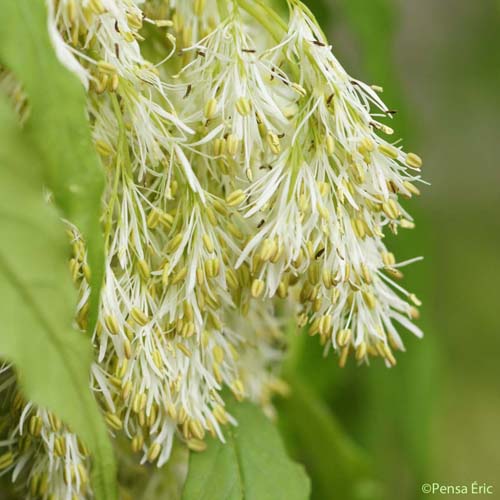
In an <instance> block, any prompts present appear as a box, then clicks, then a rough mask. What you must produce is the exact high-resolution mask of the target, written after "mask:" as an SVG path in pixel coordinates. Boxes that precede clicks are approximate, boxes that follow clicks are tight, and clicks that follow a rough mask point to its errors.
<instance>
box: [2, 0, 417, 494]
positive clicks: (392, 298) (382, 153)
mask: <svg viewBox="0 0 500 500" xmlns="http://www.w3.org/2000/svg"><path fill="white" fill-rule="evenodd" d="M48 7H49V17H50V23H49V29H50V33H51V36H52V39H53V42H54V47H55V49H56V51H57V53H58V55H59V57H60V59H61V61H62V62H63V63H64V64H65V65H66V66H67V67H68V68H69V69H70V70H72V71H73V72H74V73H75V74H77V75H78V76H79V78H80V80H81V81H82V84H83V85H84V86H85V87H86V88H87V89H88V113H89V120H90V121H91V124H92V130H93V136H94V141H95V146H96V149H97V151H98V152H99V153H100V155H101V157H102V162H103V168H104V169H105V171H106V176H107V190H106V195H105V200H104V207H103V230H104V232H105V238H106V272H105V283H104V286H103V289H102V292H101V309H100V318H99V323H98V326H97V328H96V331H95V332H93V342H94V346H95V353H96V361H95V364H94V366H93V369H92V387H93V389H94V390H95V393H96V397H97V398H98V399H99V401H100V403H101V405H102V408H103V413H104V416H105V419H106V422H107V423H108V425H109V428H110V430H111V432H113V433H123V434H125V435H126V436H128V438H130V441H131V447H132V450H133V451H134V452H136V453H140V454H141V457H142V462H143V463H144V462H146V461H149V462H154V463H157V464H158V465H160V466H161V465H162V464H164V463H165V462H166V461H167V460H168V459H169V456H170V452H171V449H172V443H173V440H174V438H175V437H176V436H177V437H179V438H180V439H182V440H184V441H185V442H186V443H187V446H188V447H189V448H190V449H192V450H195V451H202V450H203V449H204V447H205V444H204V437H205V434H206V433H207V432H209V433H211V434H213V435H215V436H218V437H219V438H220V439H223V431H222V427H223V426H224V425H225V424H227V423H234V420H233V418H232V417H231V415H229V414H228V413H227V412H226V410H225V408H224V398H223V396H222V391H223V389H224V388H225V387H227V388H229V389H230V390H231V391H232V393H233V394H234V396H235V397H236V398H238V399H241V398H245V397H249V398H251V399H252V400H254V401H257V402H259V403H260V404H261V405H262V406H263V407H265V408H267V409H268V410H269V411H272V409H271V407H270V399H271V396H272V394H273V393H275V392H281V391H284V390H285V387H284V385H283V383H282V382H281V381H280V380H279V378H278V376H277V372H278V368H279V362H280V359H281V357H282V353H283V350H284V347H285V339H284V337H283V334H282V333H281V329H280V326H281V322H282V319H280V317H279V316H278V315H277V314H276V312H275V310H276V305H279V309H280V310H281V311H283V310H286V311H294V314H296V316H297V324H298V325H299V326H300V327H302V326H304V325H306V324H309V327H308V328H309V333H310V334H311V335H316V334H318V335H319V337H320V340H321V343H322V344H323V345H324V346H325V349H329V348H332V349H333V350H335V352H336V353H337V354H338V355H339V358H340V364H341V365H344V364H345V363H346V361H347V358H348V356H349V353H354V356H355V358H356V359H357V360H358V361H360V362H363V361H368V358H369V356H380V357H381V358H383V359H384V360H385V362H386V364H387V365H393V364H394V363H395V358H394V354H393V350H394V349H403V344H402V342H401V339H400V337H399V335H398V333H397V329H396V327H397V325H402V326H403V327H405V328H406V329H408V330H410V331H412V332H413V333H415V334H417V335H420V331H419V330H418V328H417V327H416V326H414V325H413V323H412V322H411V319H412V318H415V317H416V315H417V311H416V308H415V305H417V306H418V305H419V302H418V299H417V298H416V297H415V296H414V295H412V294H410V293H408V292H406V291H405V290H404V289H403V288H402V287H401V286H399V285H398V284H397V283H396V282H395V280H397V279H398V278H400V277H401V276H402V274H401V271H400V270H399V267H400V266H401V265H403V264H404V263H397V262H396V259H395V257H394V255H393V254H392V253H391V252H390V251H389V250H388V249H387V248H386V246H385V244H384V241H383V238H384V231H385V230H386V229H388V230H390V231H392V232H393V233H397V231H398V229H399V228H411V227H412V226H413V223H412V220H411V217H410V216H409V214H408V213H407V212H406V211H405V209H404V208H403V207H402V206H401V204H400V202H399V199H400V197H404V198H409V197H411V196H412V195H417V194H418V193H419V191H418V188H417V187H416V186H415V184H414V183H415V181H419V179H420V167H421V164H422V162H421V160H420V158H419V157H418V156H417V155H415V154H413V153H405V152H404V151H403V150H402V148H401V147H400V146H398V145H395V144H394V143H392V142H391V141H390V140H389V139H388V137H390V135H392V130H391V129H390V128H389V127H388V126H387V125H386V124H385V123H384V119H385V118H390V115H391V111H390V110H389V109H388V108H387V107H386V106H385V105H384V104H383V102H382V101H381V100H380V98H379V96H378V94H377V91H378V89H377V88H376V87H375V88H374V87H370V86H368V85H365V84H364V83H362V82H360V81H357V80H354V79H353V78H351V77H350V76H349V75H348V74H347V73H346V72H345V70H344V69H343V68H342V66H341V65H340V64H339V62H338V61H337V60H336V58H335V57H334V55H333V53H332V50H331V47H330V46H329V45H328V42H327V40H326V39H325V37H324V35H323V34H322V32H321V30H320V28H319V27H318V25H317V23H316V21H315V20H314V18H313V17H312V15H311V14H310V13H309V11H308V10H307V8H306V7H305V6H304V5H302V4H301V3H300V2H298V1H296V0H290V2H289V20H288V23H285V22H284V21H282V20H281V19H280V18H279V17H278V16H277V14H275V13H274V12H273V11H272V10H271V8H270V7H269V6H268V5H267V4H264V3H262V2H259V1H252V0H245V1H244V2H238V0H223V1H218V2H216V1H215V0H207V1H203V0H192V1H177V0H176V1H175V2H172V1H170V2H166V1H162V0H147V1H140V0H135V1H132V0H58V1H55V0H54V1H53V0H48ZM372 109H374V110H375V111H372ZM70 233H71V239H72V244H73V253H74V255H73V259H72V260H71V262H70V269H71V273H72V275H73V278H74V281H75V283H76V284H77V286H78V287H79V290H80V302H79V304H78V310H77V315H76V320H77V324H78V325H79V327H80V328H81V329H85V328H86V326H87V320H86V316H87V311H88V297H89V291H90V290H89V285H88V276H89V272H90V270H89V269H88V265H87V263H86V256H85V255H86V250H85V244H84V242H83V241H82V240H81V237H80V235H79V233H78V229H77V228H73V227H72V228H71V230H70ZM290 314H292V313H290ZM3 377H4V379H5V382H4V383H3V384H2V386H1V388H2V389H3V390H4V393H5V394H6V395H7V397H6V399H5V400H6V401H9V403H8V404H9V405H10V406H11V408H12V411H11V412H10V414H9V417H8V425H6V429H7V437H6V439H5V440H4V441H2V443H1V444H2V445H3V446H4V447H5V448H6V450H7V451H6V452H5V453H4V454H3V455H1V456H0V470H3V471H12V475H13V478H14V479H16V477H17V476H23V477H24V476H26V477H27V478H28V479H27V484H28V490H29V493H27V495H28V497H29V498H43V499H46V498H54V496H55V498H68V499H72V498H87V497H88V495H89V494H90V492H89V490H88V481H87V477H88V467H89V459H88V454H87V452H86V450H85V448H84V447H83V445H82V444H81V443H80V442H79V440H78V438H77V437H76V436H75V435H74V434H72V433H71V432H70V431H69V430H68V429H67V428H65V427H64V425H63V424H61V423H60V422H59V421H58V420H57V419H56V417H55V416H53V415H51V414H50V413H48V412H45V411H43V410H40V409H37V408H35V407H33V405H32V404H31V403H29V402H25V401H23V400H22V397H21V396H20V395H19V393H18V391H17V389H16V387H15V381H14V378H13V375H12V373H11V372H10V371H9V370H8V369H6V370H5V371H4V373H3ZM50 495H53V496H52V497H51V496H50Z"/></svg>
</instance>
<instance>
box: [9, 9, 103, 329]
mask: <svg viewBox="0 0 500 500" xmlns="http://www.w3.org/2000/svg"><path fill="white" fill-rule="evenodd" d="M44 4H45V2H42V1H33V0H4V1H3V2H2V29H1V30H0V62H1V63H2V64H4V65H5V66H7V67H8V68H9V69H10V70H11V71H12V72H13V73H14V74H15V75H16V77H17V78H18V79H19V80H20V81H21V82H22V84H23V85H24V89H25V90H26V92H27V94H28V97H29V102H30V107H31V113H30V118H29V121H28V123H27V125H26V131H27V133H29V134H30V135H31V138H32V141H33V144H34V146H35V147H36V148H37V153H38V154H39V155H40V157H41V159H42V160H43V162H42V163H43V168H44V175H45V182H46V184H47V187H48V188H49V189H50V190H51V191H52V192H53V193H54V198H55V201H56V203H57V205H58V206H59V207H60V208H61V210H62V212H63V214H64V216H65V217H66V218H67V219H68V220H70V221H71V222H72V223H73V224H75V225H76V226H77V227H78V229H79V230H80V231H81V232H82V234H83V235H84V237H85V240H86V243H87V248H88V263H89V266H90V268H91V270H92V282H91V286H92V295H91V307H90V321H89V330H92V329H93V326H94V325H95V321H96V318H97V310H98V301H99V291H100V288H101V284H102V279H103V269H104V257H103V256H104V243H103V237H102V232H101V227H100V223H99V218H100V215H101V197H102V192H103V187H104V173H103V170H102V168H101V165H100V162H99V159H98V157H97V153H96V151H95V149H94V147H93V144H92V140H91V135H90V125H89V122H88V119H87V116H86V114H85V109H86V96H85V90H84V88H83V86H82V84H81V83H80V82H79V81H78V79H77V78H76V77H75V76H74V75H73V74H71V73H70V72H69V71H67V70H66V69H65V68H64V67H63V66H62V65H61V63H60V62H59V60H58V59H57V57H56V55H55V51H54V48H53V47H52V44H51V41H50V39H49V35H48V30H47V12H46V10H45V6H44Z"/></svg>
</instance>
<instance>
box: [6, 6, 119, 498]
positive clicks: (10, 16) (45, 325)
mask: <svg viewBox="0 0 500 500" xmlns="http://www.w3.org/2000/svg"><path fill="white" fill-rule="evenodd" d="M2 21H3V28H2V30H1V31H0V61H1V63H2V64H4V65H5V66H6V67H7V68H8V69H9V70H11V71H12V72H13V73H14V74H15V75H16V77H17V78H18V79H19V80H20V81H21V82H22V84H23V86H24V89H25V91H26V93H27V95H28V99H29V103H30V109H31V111H30V117H29V120H28V122H27V124H26V126H25V128H24V129H23V131H22V132H21V131H20V130H16V126H15V124H14V122H13V118H12V117H11V116H9V110H8V108H7V107H6V104H5V103H4V104H3V106H2V117H1V126H2V131H1V134H0V135H1V137H2V150H1V161H2V165H1V176H2V180H1V182H0V186H1V188H0V190H1V194H0V198H1V210H2V218H1V219H2V222H1V234H2V238H1V243H0V249H1V250H0V251H1V262H0V269H1V280H2V281H1V289H0V297H1V306H0V307H1V313H2V314H3V316H4V321H3V325H2V331H1V337H0V353H1V354H2V356H5V357H6V358H7V359H9V360H12V361H13V362H14V364H15V366H16V368H17V369H18V372H19V376H20V382H21V385H22V387H23V389H24V391H25V393H26V395H27V396H28V397H29V398H30V399H32V400H33V401H34V402H36V403H37V404H39V405H40V406H43V407H47V408H49V409H50V410H52V411H54V412H55V413H57V414H58V415H59V416H61V417H62V418H63V420H65V421H66V422H67V423H68V425H70V426H71V427H72V429H73V430H74V431H75V432H77V433H78V434H79V435H80V436H81V438H82V439H83V440H84V441H85V442H86V443H87V444H88V446H89V447H90V448H91V450H92V451H93V458H94V468H93V470H94V472H93V485H94V489H95V493H96V498H98V499H106V500H107V499H113V498H115V479H114V475H115V466H114V458H113V452H112V448H111V444H110V442H109V439H108V436H107V431H106V428H105V426H104V424H103V422H102V419H101V416H100V414H99V411H98V408H97V404H96V402H95V400H94V398H93V397H92V394H91V392H90V390H89V369H90V364H91V361H92V352H91V347H90V343H89V342H88V339H84V338H82V337H81V336H79V334H78V333H77V332H75V331H74V330H73V329H72V328H71V323H72V319H73V317H74V312H75V307H76V292H75V291H74V290H73V287H72V284H71V282H70V279H69V273H68V269H67V266H66V262H67V261H68V257H69V255H68V246H67V241H66V239H65V235H64V228H63V225H62V223H61V222H60V221H59V217H60V215H58V214H57V212H56V210H55V209H54V208H53V207H49V206H47V205H46V203H45V202H44V200H43V198H42V187H43V186H47V187H48V188H49V189H50V190H51V192H52V193H53V195H54V200H55V203H56V205H57V206H58V207H59V208H60V209H61V211H62V215H63V216H64V217H66V218H67V219H69V220H71V222H73V223H75V224H76V225H77V226H78V227H79V229H80V230H81V231H82V233H83V235H84V237H85V239H86V241H87V244H88V261H89V264H90V266H91V268H92V273H93V278H92V288H93V294H92V299H91V300H92V305H91V311H92V313H91V322H90V328H92V325H93V324H94V322H95V318H96V314H97V305H98V294H99V289H100V285H101V281H102V273H103V271H102V270H103V264H104V253H103V240H102V234H101V230H100V223H99V216H100V211H101V203H100V201H101V194H102V189H103V173H102V170H101V167H100V164H99V161H98V158H97V156H96V153H95V151H94V148H93V146H92V141H91V136H90V128H89V123H88V120H87V118H86V116H85V107H86V104H85V91H84V89H83V88H82V86H81V84H80V83H79V82H78V81H77V80H76V79H75V77H73V76H72V75H71V74H70V73H69V72H68V71H66V70H65V69H64V68H63V67H62V66H61V64H60V63H59V62H58V60H57V58H56V56H55V53H54V49H53V47H52V45H51V42H50V40H49V37H48V34H47V15H46V12H45V8H44V6H43V3H42V2H30V1H27V0H19V1H18V0H15V1H14V0H8V1H6V2H4V3H3V4H2ZM28 152H30V153H28Z"/></svg>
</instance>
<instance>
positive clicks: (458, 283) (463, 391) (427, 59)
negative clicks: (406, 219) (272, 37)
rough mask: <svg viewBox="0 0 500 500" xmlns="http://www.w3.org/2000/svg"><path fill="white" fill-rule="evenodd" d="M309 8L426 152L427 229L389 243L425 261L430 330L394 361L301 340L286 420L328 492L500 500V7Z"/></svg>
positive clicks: (452, 0) (431, 3) (373, 1)
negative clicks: (340, 353)
mask: <svg viewBox="0 0 500 500" xmlns="http://www.w3.org/2000/svg"><path fill="white" fill-rule="evenodd" d="M306 3H307V4H308V5H309V6H310V7H311V9H312V10H313V12H314V13H315V14H316V16H317V17H318V20H319V21H320V22H321V24H322V25H323V27H324V29H325V31H326V32H327V33H328V35H329V37H330V41H331V43H332V45H333V48H334V52H335V54H336V55H337V57H338V58H339V59H340V61H341V63H342V64H343V65H344V66H345V67H346V69H347V70H348V71H349V72H350V73H351V75H353V76H354V77H357V78H359V79H361V80H364V81H367V82H369V83H376V84H378V85H381V86H383V87H384V89H385V92H384V99H385V101H386V103H387V104H388V105H389V107H391V108H394V109H397V110H398V115H397V116H396V118H395V123H394V128H395V129H396V131H397V132H396V133H397V134H398V136H402V137H403V138H404V144H405V147H406V148H407V149H408V150H411V151H416V152H418V153H420V154H421V155H422V156H423V157H424V161H425V168H424V176H425V179H426V180H428V181H429V182H430V183H431V184H432V185H431V186H430V187H425V186H423V189H422V191H423V195H422V196H421V197H420V198H419V199H418V200H416V201H415V200H412V201H411V203H410V204H409V209H410V211H411V212H412V213H413V214H414V215H415V218H416V222H417V229H416V230H414V231H410V232H405V233H403V234H401V235H400V236H399V237H398V238H396V239H393V240H391V242H390V245H391V246H392V248H394V250H395V252H396V254H397V256H398V257H399V258H400V259H406V258H411V257H413V256H417V255H424V256H425V260H424V261H423V262H421V263H417V264H414V265H412V266H411V267H408V268H406V270H405V278H406V279H405V284H406V286H407V287H408V288H409V289H411V290H415V292H416V293H417V295H418V296H419V297H420V298H421V299H422V300H423V302H424V306H423V307H422V318H421V320H420V326H421V327H422V328H423V329H424V330H425V332H426V337H425V338H424V339H423V340H417V339H414V338H412V337H411V334H405V336H404V339H405V344H406V347H407V353H404V354H400V355H399V358H398V365H397V367H395V368H393V369H390V370H388V369H386V368H385V367H383V366H381V364H380V363H372V366H371V367H361V368H357V367H354V366H352V364H351V366H349V367H348V368H347V369H344V370H340V369H338V368H336V367H335V366H334V364H335V360H334V358H333V357H331V356H330V357H328V358H326V359H325V360H323V362H322V363H318V362H317V356H318V355H320V354H321V353H320V350H319V349H318V348H316V342H315V341H314V340H313V341H308V339H307V338H306V339H305V340H302V339H300V340H299V341H298V342H300V343H301V345H298V346H295V351H294V352H293V353H292V359H291V360H290V362H289V366H288V373H289V381H290V382H291V385H292V391H293V392H292V397H291V398H290V399H289V400H287V401H283V402H282V403H281V406H280V409H281V417H280V425H281V428H282V430H283V433H284V435H285V437H286V439H287V442H288V444H289V448H290V450H291V452H292V453H293V454H294V455H295V457H296V458H297V459H299V460H301V461H302V462H303V463H304V464H305V465H306V467H307V468H308V471H309V473H310V475H311V476H312V479H313V499H315V500H316V499H318V500H330V499H342V500H351V499H371V500H373V499H380V500H386V499H387V500H392V499H398V500H414V499H421V498H426V495H424V494H422V493H421V486H422V484H424V483H433V482H437V483H440V484H442V485H470V483H471V482H472V481H478V482H479V483H488V484H490V485H492V486H493V487H494V490H495V491H494V494H493V495H492V496H489V498H500V449H499V444H500V383H499V381H500V315H499V312H500V287H499V283H500V115H499V112H500V2H498V1H497V0H439V1H437V0H309V1H307V2H306ZM391 126H392V125H391ZM306 409H307V410H306ZM432 496H433V495H427V497H432ZM436 496H439V497H440V498H451V495H450V496H447V495H436ZM469 496H470V497H472V495H469ZM462 497H463V496H462ZM474 498H477V496H475V497H474Z"/></svg>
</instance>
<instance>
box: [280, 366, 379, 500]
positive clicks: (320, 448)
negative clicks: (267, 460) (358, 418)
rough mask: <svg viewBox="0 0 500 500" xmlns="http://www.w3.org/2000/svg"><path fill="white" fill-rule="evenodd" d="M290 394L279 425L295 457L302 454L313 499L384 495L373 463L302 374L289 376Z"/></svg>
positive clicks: (368, 499) (356, 499) (364, 498)
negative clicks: (302, 378) (302, 377)
mask: <svg viewBox="0 0 500 500" xmlns="http://www.w3.org/2000/svg"><path fill="white" fill-rule="evenodd" d="M287 381H288V383H289V384H290V387H291V394H290V396H289V397H287V398H286V399H282V400H281V401H280V402H279V404H278V405H277V406H278V410H279V415H280V419H279V427H280V430H281V432H282V434H283V435H284V436H285V437H286V441H287V444H288V446H289V448H290V451H291V453H292V456H297V457H300V459H301V460H302V461H303V462H304V465H305V467H306V470H307V472H308V474H309V475H310V477H311V482H312V498H314V499H327V498H328V499H330V498H338V499H341V500H375V499H379V498H383V495H382V491H381V485H380V484H379V483H378V482H377V481H376V480H375V479H374V472H373V467H372V463H371V461H370V460H369V458H368V456H367V455H366V453H365V452H364V451H363V450H362V449H361V448H360V447H359V446H357V445H356V444H355V443H354V442H353V441H352V440H351V438H350V437H349V436H348V434H347V433H346V432H345V430H344V429H342V427H341V425H340V424H339V422H337V420H336V418H335V416H334V414H333V413H332V412H331V411H330V410H329V408H328V407H327V406H326V405H325V403H323V401H322V400H321V399H320V398H319V397H318V396H317V395H316V391H313V390H312V388H311V387H309V385H308V384H307V383H305V382H303V381H301V380H300V377H299V376H293V375H290V376H289V377H288V379H287Z"/></svg>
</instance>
